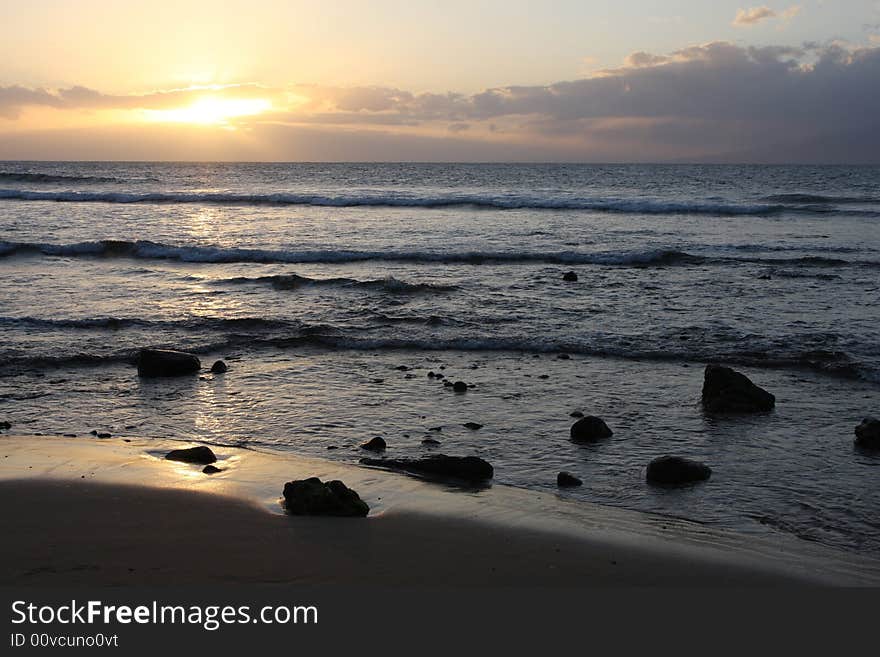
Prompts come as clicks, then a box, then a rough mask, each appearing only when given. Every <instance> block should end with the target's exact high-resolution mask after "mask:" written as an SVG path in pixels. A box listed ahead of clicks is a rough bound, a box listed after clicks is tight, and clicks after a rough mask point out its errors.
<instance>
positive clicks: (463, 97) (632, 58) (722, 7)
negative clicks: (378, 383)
mask: <svg viewBox="0 0 880 657" xmlns="http://www.w3.org/2000/svg"><path fill="white" fill-rule="evenodd" d="M331 5H332V6H331ZM0 17H2V20H0V159H117V160H118V159H122V160H126V159H136V160H153V159H170V160H313V161H314V160H422V161H428V160H446V161H449V160H460V161H474V160H476V161H489V160H501V161H510V160H518V161H587V162H589V161H690V160H705V161H757V162H762V161H779V162H798V161H803V162H822V161H830V162H837V161H852V162H878V161H880V136H878V135H880V130H878V128H880V120H878V116H880V1H878V0H842V1H839V2H831V1H830V0H828V1H825V2H822V1H819V0H802V1H797V0H795V1H794V2H785V3H768V4H763V3H761V2H758V3H756V4H747V3H746V4H743V3H741V2H738V1H733V2H731V1H728V0H715V1H713V2H706V1H696V0H667V1H659V0H658V1H648V0H631V1H626V0H617V1H589V0H583V1H580V2H578V1H574V0H572V1H568V0H565V1H563V0H558V1H556V2H552V1H550V2H541V3H539V2H525V1H521V0H505V1H495V0H491V1H489V0H484V1H480V0H470V1H468V2H459V1H458V0H447V1H444V2H440V1H427V0H409V1H408V2H405V1H399V2H397V1H390V0H384V1H376V0H374V1H372V2H354V1H351V2H344V1H340V2H334V3H329V2H310V1H295V0H288V1H286V2H282V1H280V0H279V1H270V0H250V1H248V2H240V1H238V0H227V1H225V2H222V3H219V2H207V1H205V2H202V1H187V0H175V1H173V2H170V1H165V0H153V1H152V2H149V3H146V2H143V3H134V2H113V1H110V0H80V1H77V2H73V1H67V2H63V1H61V0H31V1H30V2H10V1H8V0H3V6H2V16H0Z"/></svg>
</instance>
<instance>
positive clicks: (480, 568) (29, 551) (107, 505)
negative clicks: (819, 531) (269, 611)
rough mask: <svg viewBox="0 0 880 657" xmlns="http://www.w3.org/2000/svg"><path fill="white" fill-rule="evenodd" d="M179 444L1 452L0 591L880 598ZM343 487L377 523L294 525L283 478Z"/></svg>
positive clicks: (297, 463) (662, 524)
mask: <svg viewBox="0 0 880 657" xmlns="http://www.w3.org/2000/svg"><path fill="white" fill-rule="evenodd" d="M178 446H180V444H179V443H174V442H172V441H151V440H143V439H136V440H132V441H131V442H125V441H123V440H121V439H116V438H114V439H110V440H95V439H90V438H77V439H67V438H65V439H61V438H52V437H46V436H20V437H9V436H5V437H2V438H0V533H2V535H3V537H4V540H3V541H2V543H0V584H2V585H23V586H64V585H100V586H104V585H106V586H119V585H137V584H150V585H166V584H168V585H170V584H199V583H203V584H210V583H235V582H248V583H276V584H286V583H295V584H304V585H340V586H346V585H355V586H360V585H363V586H367V587H376V586H383V585H388V586H412V587H431V588H444V587H454V588H461V587H503V586H552V587H572V588H583V587H590V586H630V585H631V586H779V585H803V584H832V585H877V584H878V583H880V564H878V563H877V562H876V561H872V560H870V559H863V558H860V557H858V556H856V555H851V554H848V553H843V552H838V551H835V550H830V549H826V548H822V547H820V546H815V545H811V544H808V543H805V542H802V541H797V540H795V539H791V538H789V537H780V539H779V540H778V541H767V540H762V539H757V538H753V537H748V536H742V535H739V534H735V533H731V532H722V531H717V530H713V529H710V528H706V527H704V526H701V525H697V524H694V523H689V522H686V521H681V520H676V519H670V518H665V517H660V516H652V515H649V514H642V513H636V512H629V511H621V510H617V509H608V508H606V507H601V506H598V505H592V504H584V503H573V502H569V501H566V500H562V499H559V498H558V497H556V496H554V495H548V494H546V493H535V492H532V491H524V490H519V489H511V488H506V487H504V486H493V487H491V488H488V489H484V490H461V489H455V488H453V487H449V486H442V485H438V484H434V483H429V482H424V481H421V480H418V479H414V478H412V477H408V476H405V475H399V474H395V473H387V472H384V471H377V470H371V469H368V468H362V467H358V466H348V465H341V464H338V463H332V462H328V461H320V460H316V459H305V458H301V457H295V456H292V455H288V454H277V453H272V454H266V453H261V452H256V451H252V450H243V449H235V448H225V447H214V450H215V452H216V453H217V455H218V457H219V458H220V460H219V462H218V463H217V465H218V466H219V467H221V468H222V469H223V472H221V473H220V474H218V475H213V476H208V475H205V474H203V473H202V472H201V471H200V466H193V465H187V464H182V463H174V462H169V461H165V460H164V459H163V458H162V455H163V454H164V452H166V451H168V448H170V447H178ZM311 475H315V476H320V477H322V478H323V479H325V480H326V479H328V478H339V479H342V480H343V481H344V482H345V483H346V484H348V485H349V486H351V487H353V488H354V489H355V490H357V491H358V492H359V493H360V494H361V497H362V498H363V499H364V500H365V501H367V503H368V504H370V506H371V514H370V516H369V517H368V518H366V519H352V518H303V517H290V516H286V515H284V514H283V511H282V509H281V507H280V504H279V499H278V498H279V496H280V491H281V488H282V487H283V484H284V482H285V481H288V480H290V479H298V478H303V477H306V476H311Z"/></svg>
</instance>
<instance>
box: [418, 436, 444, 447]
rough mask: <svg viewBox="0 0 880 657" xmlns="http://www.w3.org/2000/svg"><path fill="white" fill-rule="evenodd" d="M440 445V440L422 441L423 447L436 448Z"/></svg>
mask: <svg viewBox="0 0 880 657" xmlns="http://www.w3.org/2000/svg"><path fill="white" fill-rule="evenodd" d="M439 444H440V441H439V440H436V439H434V438H425V439H424V440H423V441H422V445H431V446H436V445H439Z"/></svg>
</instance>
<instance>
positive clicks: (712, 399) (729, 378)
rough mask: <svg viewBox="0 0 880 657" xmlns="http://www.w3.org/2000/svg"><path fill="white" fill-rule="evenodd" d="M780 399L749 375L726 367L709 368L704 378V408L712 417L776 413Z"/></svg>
mask: <svg viewBox="0 0 880 657" xmlns="http://www.w3.org/2000/svg"><path fill="white" fill-rule="evenodd" d="M775 405H776V397H774V396H773V395H772V394H770V393H769V392H767V391H766V390H764V389H763V388H761V387H759V386H756V385H755V384H754V383H752V382H751V381H750V380H749V377H747V376H746V375H745V374H741V373H739V372H737V371H736V370H734V369H731V368H729V367H724V366H722V365H707V366H706V370H705V374H704V376H703V408H705V409H706V410H707V411H709V412H711V413H760V412H764V411H769V410H772V409H773V407H774V406H775Z"/></svg>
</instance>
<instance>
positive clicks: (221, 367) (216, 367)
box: [211, 360, 229, 374]
mask: <svg viewBox="0 0 880 657" xmlns="http://www.w3.org/2000/svg"><path fill="white" fill-rule="evenodd" d="M228 369H229V367H228V366H227V365H226V363H224V362H223V361H222V360H216V361H214V364H213V365H211V371H212V372H213V373H214V374H223V373H224V372H226V371H227V370H228Z"/></svg>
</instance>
